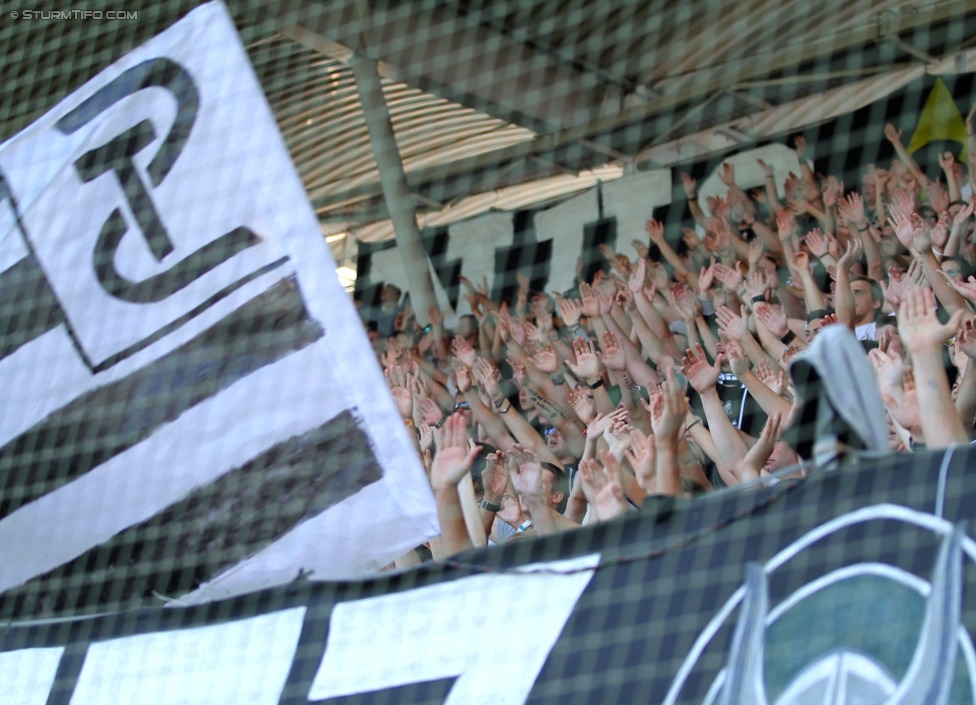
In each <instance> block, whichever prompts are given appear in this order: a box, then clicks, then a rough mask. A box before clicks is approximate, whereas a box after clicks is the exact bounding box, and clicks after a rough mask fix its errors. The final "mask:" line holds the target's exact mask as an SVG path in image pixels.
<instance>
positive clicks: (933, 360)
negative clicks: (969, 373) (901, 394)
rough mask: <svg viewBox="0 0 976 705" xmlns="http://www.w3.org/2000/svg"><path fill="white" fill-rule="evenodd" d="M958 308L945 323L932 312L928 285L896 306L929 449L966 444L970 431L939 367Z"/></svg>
mask: <svg viewBox="0 0 976 705" xmlns="http://www.w3.org/2000/svg"><path fill="white" fill-rule="evenodd" d="M962 317H963V314H962V312H961V311H957V312H956V313H955V314H953V316H952V318H951V319H950V320H949V322H948V323H946V324H945V325H943V324H941V323H939V319H938V318H937V317H936V315H935V296H934V295H933V294H932V290H931V289H929V288H928V287H925V288H922V289H913V290H911V291H909V292H908V293H907V294H905V298H904V300H903V301H902V302H901V306H900V307H899V309H898V330H899V333H901V337H902V341H903V343H904V344H905V347H906V348H908V351H909V352H910V353H911V355H912V360H913V362H914V364H915V389H916V392H917V394H918V405H919V407H920V408H921V409H924V413H923V414H922V420H921V421H922V432H923V434H924V435H925V443H926V445H927V446H928V447H929V448H932V449H934V448H945V447H947V446H949V445H951V444H953V443H966V442H968V441H969V434H968V433H967V432H966V429H965V428H964V427H963V423H962V421H961V420H960V418H959V414H958V413H956V408H955V406H953V404H952V394H951V392H950V390H949V380H948V377H946V372H945V368H944V367H943V366H942V347H943V346H944V344H945V341H946V340H948V339H949V337H950V336H952V335H953V334H954V333H955V332H956V330H957V329H958V328H959V324H960V323H961V321H962Z"/></svg>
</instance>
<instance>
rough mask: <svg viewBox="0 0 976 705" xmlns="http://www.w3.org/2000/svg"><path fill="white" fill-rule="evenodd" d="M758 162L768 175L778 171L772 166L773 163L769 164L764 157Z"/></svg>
mask: <svg viewBox="0 0 976 705" xmlns="http://www.w3.org/2000/svg"><path fill="white" fill-rule="evenodd" d="M756 164H758V165H759V168H760V169H762V170H763V171H764V172H765V173H766V176H772V175H773V174H774V173H776V170H775V169H774V168H773V167H772V165H771V164H767V163H766V162H764V161H763V160H762V159H757V160H756Z"/></svg>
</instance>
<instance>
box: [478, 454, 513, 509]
mask: <svg viewBox="0 0 976 705" xmlns="http://www.w3.org/2000/svg"><path fill="white" fill-rule="evenodd" d="M481 486H482V487H484V490H485V494H484V499H485V501H486V502H488V504H501V503H502V497H503V496H504V495H505V489H506V488H507V487H508V458H507V457H506V455H505V453H504V452H502V451H500V450H498V451H495V452H494V453H489V454H488V455H487V456H485V469H484V470H482V471H481Z"/></svg>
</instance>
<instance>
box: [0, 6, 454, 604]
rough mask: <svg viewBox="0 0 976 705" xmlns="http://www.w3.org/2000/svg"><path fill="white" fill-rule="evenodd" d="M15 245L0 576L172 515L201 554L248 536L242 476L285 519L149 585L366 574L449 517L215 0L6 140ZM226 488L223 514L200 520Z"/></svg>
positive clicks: (144, 537)
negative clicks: (241, 524)
mask: <svg viewBox="0 0 976 705" xmlns="http://www.w3.org/2000/svg"><path fill="white" fill-rule="evenodd" d="M0 243H3V244H2V246H0V297H2V300H3V302H4V304H5V305H4V307H2V308H3V311H2V312H0V385H2V387H3V389H4V391H5V394H6V395H7V403H6V404H5V406H4V408H3V409H0V545H2V546H4V547H5V549H4V557H3V561H2V562H0V592H2V591H5V590H9V589H11V588H15V587H16V586H19V585H22V584H24V583H25V582H27V581H31V580H32V579H34V578H35V577H36V576H41V575H43V574H45V573H47V572H48V571H50V570H52V569H54V568H57V567H58V566H64V565H65V564H68V565H67V566H66V568H65V569H66V570H67V571H68V574H73V572H74V571H76V570H77V571H84V570H85V567H84V566H85V565H96V564H97V565H104V564H105V562H104V561H103V560H102V558H99V556H98V555H95V554H97V553H98V551H100V550H102V551H105V552H106V555H108V554H110V553H111V551H116V552H117V550H118V548H119V546H122V545H124V546H133V545H134V546H144V545H150V546H151V545H152V544H151V542H152V541H159V540H160V539H159V537H160V536H162V537H163V539H162V540H163V541H164V542H166V544H167V545H168V546H171V547H172V548H171V549H169V550H172V551H176V550H179V551H180V552H181V560H182V559H183V558H186V557H187V547H190V549H189V557H190V558H191V559H192V556H193V548H192V547H194V546H197V545H200V544H199V542H200V539H199V536H197V535H196V534H204V533H207V532H209V533H210V534H211V535H213V534H214V532H217V533H218V534H221V532H222V534H226V535H231V536H235V537H238V536H243V535H244V534H246V533H250V532H244V531H235V530H232V529H233V522H234V517H235V516H241V515H242V514H244V513H246V512H242V510H245V509H247V508H245V507H242V506H241V505H240V503H239V502H238V501H237V500H238V499H240V498H239V497H238V494H240V495H241V497H244V499H246V498H247V497H252V496H253V498H252V499H250V500H247V501H252V502H258V501H260V502H261V504H260V506H254V507H251V508H249V509H248V511H253V512H254V513H255V515H256V516H258V517H261V516H263V514H271V515H273V516H274V517H275V519H276V520H275V521H271V522H268V521H257V522H255V524H256V525H261V526H264V525H267V528H266V529H262V530H259V531H258V532H257V534H255V535H253V536H250V537H248V539H247V540H248V543H247V544H246V550H242V549H241V547H240V546H239V545H238V546H237V547H235V548H234V549H233V551H228V556H225V557H223V558H222V557H221V556H219V555H213V554H211V555H210V556H209V557H207V558H204V557H203V556H201V559H200V563H199V565H198V566H195V567H193V568H192V570H188V572H189V573H194V572H195V574H196V577H195V578H193V581H192V583H191V584H186V582H185V581H182V582H181V581H180V580H177V581H176V582H175V583H174V582H172V581H169V578H170V577H171V576H169V575H163V576H155V579H154V580H148V579H147V580H148V582H147V584H146V585H145V586H142V587H141V588H140V589H143V588H144V590H145V592H144V594H148V592H149V591H150V589H155V586H158V585H162V584H165V583H166V582H169V583H170V585H171V587H170V588H168V589H169V590H172V591H175V592H185V591H186V590H187V589H197V588H200V587H201V583H202V584H203V585H204V586H205V587H204V588H203V589H202V590H197V592H196V595H195V598H196V599H199V600H203V599H209V597H210V596H212V595H213V594H215V593H216V592H219V593H220V594H221V595H228V594H238V593H241V592H246V591H249V590H251V589H254V588H256V587H266V586H268V585H271V584H277V583H281V582H286V581H288V580H291V579H293V578H294V577H295V576H297V575H298V574H299V572H302V571H304V572H305V573H306V574H311V576H312V577H313V578H316V577H318V578H340V577H349V576H351V575H354V574H361V573H364V572H368V571H371V570H373V569H375V568H378V567H380V566H382V565H384V564H386V563H388V562H389V561H390V560H392V559H393V558H394V557H395V556H397V555H400V554H402V553H403V552H404V551H405V550H407V549H409V548H412V547H414V546H416V545H417V544H419V543H421V542H423V541H424V540H425V539H426V538H428V537H430V536H433V535H436V534H437V533H439V532H438V527H437V524H436V513H435V511H434V505H433V498H432V496H431V492H430V488H429V486H428V484H427V482H426V480H425V478H424V475H423V471H422V469H421V468H420V466H419V464H418V462H417V460H416V457H415V454H414V452H413V450H412V448H411V444H410V442H409V438H408V436H407V435H406V432H405V430H404V427H403V424H402V423H401V422H400V419H399V415H398V414H397V412H396V410H395V408H394V406H393V404H392V403H391V400H390V398H389V394H388V393H387V392H386V389H385V385H384V384H383V380H382V377H381V375H380V371H379V367H378V365H377V364H376V363H375V357H374V355H373V352H372V349H371V348H370V347H369V344H368V341H367V339H366V336H365V333H364V331H363V329H362V325H361V323H360V321H359V318H358V316H357V314H356V312H355V310H354V308H353V306H352V303H351V302H350V301H349V298H348V295H347V294H346V293H345V291H344V290H343V289H342V287H341V286H340V285H339V283H338V281H337V280H336V277H335V274H334V271H335V263H334V262H333V261H332V258H331V256H330V255H329V252H328V249H327V248H326V246H325V244H324V242H323V241H322V236H321V233H320V231H319V227H318V222H317V220H316V218H315V215H314V213H313V212H312V210H311V208H310V207H309V204H308V201H307V198H306V196H305V192H304V188H303V185H302V183H301V181H300V180H299V178H298V176H297V174H296V173H295V169H294V167H293V165H292V163H291V160H290V158H289V155H288V152H287V149H286V147H285V145H284V142H283V140H282V138H281V135H280V134H279V132H278V129H277V125H276V124H275V119H274V116H273V115H272V113H271V111H270V109H269V108H268V105H267V103H266V101H265V99H264V96H263V94H262V91H261V87H260V85H259V84H258V82H257V79H256V77H255V75H254V73H253V71H252V69H251V67H250V64H249V62H248V58H247V54H246V52H245V50H244V47H243V46H242V45H241V42H240V38H239V37H238V36H237V32H236V30H235V28H234V24H233V21H232V20H231V18H230V15H229V14H228V12H227V10H226V8H225V7H224V6H223V5H222V4H220V3H210V4H207V5H203V6H201V7H199V8H197V9H195V10H194V11H193V12H191V13H189V14H188V15H187V16H186V17H185V18H184V19H183V20H181V21H180V22H178V23H176V24H175V25H173V26H172V27H170V28H169V29H167V30H166V31H164V32H163V33H162V34H160V35H159V36H157V37H155V38H154V39H152V40H151V41H150V42H148V43H147V44H145V45H144V46H142V47H140V48H139V49H136V50H135V51H133V52H132V53H130V54H129V55H127V56H125V57H123V58H122V59H120V60H119V61H117V62H116V63H115V64H113V65H111V66H110V67H108V68H107V69H105V70H104V71H102V72H101V73H100V74H98V75H97V76H95V77H94V78H92V79H91V80H90V81H89V82H88V83H86V84H85V85H83V86H82V87H81V88H79V89H78V90H76V91H75V92H74V93H72V94H71V95H70V96H68V97H67V98H65V99H64V100H63V101H62V102H61V103H59V104H58V105H56V106H55V107H54V108H52V109H51V110H50V111H49V112H48V113H47V114H46V115H44V116H43V117H41V118H40V119H38V120H37V121H36V122H35V123H34V124H32V125H31V126H29V127H28V128H27V129H25V130H24V131H23V132H22V133H20V134H19V135H17V136H15V137H14V138H12V139H11V140H9V141H8V142H7V143H5V144H4V146H3V148H2V150H0ZM330 458H331V460H329V459H330ZM299 466H300V469H301V471H302V472H303V473H305V474H301V475H296V474H292V475H289V473H297V472H298V468H299ZM312 471H314V472H312ZM289 478H290V480H289ZM289 481H290V482H291V484H292V485H294V484H295V483H298V484H299V485H300V488H301V489H300V490H299V491H298V495H299V498H298V499H296V498H295V497H292V499H291V500H289V501H288V502H282V503H281V506H276V505H275V504H274V503H271V504H270V505H269V504H268V503H267V502H266V501H263V500H259V498H260V497H261V495H262V492H256V493H253V492H251V491H249V492H248V493H241V492H239V491H238V490H237V489H235V488H241V487H252V488H253V487H261V488H263V492H264V493H265V496H272V497H277V496H278V494H276V493H277V492H278V489H277V488H278V487H279V486H280V487H286V486H290V485H289V484H288V482H289ZM264 482H279V485H277V486H275V487H274V488H272V489H273V490H274V491H270V490H269V489H268V487H267V486H266V485H262V484H261V483H264ZM313 482H314V484H312V483H313ZM255 483H256V485H255ZM394 488H395V489H394ZM282 491H283V490H282ZM291 491H292V492H293V493H294V488H293V489H292V490H291ZM235 493H238V494H235ZM218 500H219V501H218ZM232 500H233V501H232ZM242 501H244V500H242ZM208 502H210V503H213V502H216V505H218V506H219V505H221V504H223V506H225V510H224V512H223V514H222V515H221V513H220V512H217V514H218V516H216V517H211V518H210V519H208V518H206V517H196V515H194V512H195V511H198V508H199V507H201V506H207V503H208ZM167 512H168V514H167ZM167 516H176V517H182V518H183V521H168V520H167V519H166V517H167ZM194 517H196V518H194ZM197 519H200V520H202V521H204V524H199V523H197V526H196V527H195V528H189V527H190V526H191V525H192V524H193V523H194V522H196V521H197ZM208 521H216V522H217V524H212V525H210V526H205V525H206V523H207V522H208ZM262 531H263V533H262ZM181 532H183V533H181ZM336 532H338V533H336ZM235 540H237V539H236V538H235ZM147 542H148V543H147ZM233 543H234V540H231V541H229V542H228V544H227V545H228V546H230V545H232V544H233ZM180 546H181V548H177V547H180ZM202 550H203V549H202V545H201V551H202ZM150 554H152V555H154V559H155V560H157V561H159V562H160V565H163V564H164V563H165V560H166V559H165V558H164V557H163V556H162V555H161V554H159V552H158V551H154V550H147V551H145V554H144V555H146V556H149V555H150ZM240 555H246V556H250V558H248V559H245V563H246V566H242V565H241V564H240V563H239V562H237V561H238V560H239V556H240ZM231 556H233V557H231ZM191 563H192V560H191ZM184 564H185V561H184ZM169 565H170V566H171V565H173V562H172V561H169ZM72 566H74V567H72ZM231 568H234V569H235V570H229V569H231ZM141 574H143V575H145V574H146V571H144V570H143V571H141ZM221 576H224V577H221ZM42 580H43V579H42ZM75 582H77V581H75ZM174 585H178V586H177V587H173V586H174ZM28 589H33V592H31V593H30V594H31V595H33V596H34V598H35V599H39V598H37V596H41V597H43V598H44V599H47V598H50V599H51V600H52V601H55V602H57V601H59V597H58V596H57V595H48V594H47V593H46V592H45V591H46V589H47V588H46V587H45V586H44V585H33V584H32V586H28ZM51 589H56V588H51ZM90 592H91V593H93V594H98V592H99V590H98V589H93V590H91V591H90ZM107 592H111V591H107ZM60 601H61V602H63V600H60Z"/></svg>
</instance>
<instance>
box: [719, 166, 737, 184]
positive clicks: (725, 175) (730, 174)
mask: <svg viewBox="0 0 976 705" xmlns="http://www.w3.org/2000/svg"><path fill="white" fill-rule="evenodd" d="M718 178H719V179H721V180H722V183H723V184H725V185H726V186H728V187H729V188H735V167H734V166H732V165H731V164H729V163H728V162H725V163H724V164H722V170H721V171H720V172H719V173H718Z"/></svg>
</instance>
